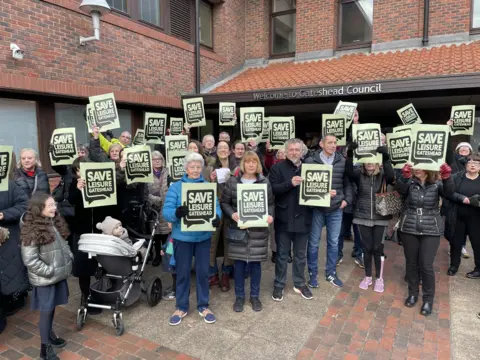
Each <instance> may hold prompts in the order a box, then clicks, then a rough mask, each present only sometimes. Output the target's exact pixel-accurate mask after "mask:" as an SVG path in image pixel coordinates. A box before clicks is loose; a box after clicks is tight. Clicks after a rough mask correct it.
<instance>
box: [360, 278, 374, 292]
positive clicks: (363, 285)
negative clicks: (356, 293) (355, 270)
mask: <svg viewBox="0 0 480 360" xmlns="http://www.w3.org/2000/svg"><path fill="white" fill-rule="evenodd" d="M370 285H372V277H371V276H365V278H364V279H363V280H362V282H361V283H360V285H358V287H359V288H360V289H362V290H367V289H368V287H369V286H370Z"/></svg>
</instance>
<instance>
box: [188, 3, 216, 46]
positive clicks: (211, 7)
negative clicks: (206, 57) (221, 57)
mask: <svg viewBox="0 0 480 360" xmlns="http://www.w3.org/2000/svg"><path fill="white" fill-rule="evenodd" d="M202 4H203V5H204V6H207V7H208V8H209V9H210V33H211V34H212V45H208V44H203V43H202V41H201V36H200V33H201V29H202V27H201V25H200V8H199V9H198V24H199V37H200V46H202V47H204V48H207V49H209V50H213V48H214V45H215V43H214V39H215V36H214V26H213V5H212V4H210V3H209V2H208V1H205V0H200V6H199V7H201V6H202ZM193 19H194V20H195V9H194V10H193ZM193 29H194V33H193V38H195V24H194V26H193Z"/></svg>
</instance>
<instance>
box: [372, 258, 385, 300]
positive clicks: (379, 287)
mask: <svg viewBox="0 0 480 360" xmlns="http://www.w3.org/2000/svg"><path fill="white" fill-rule="evenodd" d="M384 264H385V257H383V256H382V262H381V266H380V277H379V278H378V279H377V280H375V286H374V288H373V291H375V292H378V293H383V291H384V290H385V285H384V283H383V265H384Z"/></svg>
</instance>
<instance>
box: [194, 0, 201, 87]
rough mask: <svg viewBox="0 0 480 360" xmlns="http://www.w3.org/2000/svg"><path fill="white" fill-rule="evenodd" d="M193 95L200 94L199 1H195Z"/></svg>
mask: <svg viewBox="0 0 480 360" xmlns="http://www.w3.org/2000/svg"><path fill="white" fill-rule="evenodd" d="M195 93H197V94H200V0H195Z"/></svg>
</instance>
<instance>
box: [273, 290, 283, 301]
mask: <svg viewBox="0 0 480 360" xmlns="http://www.w3.org/2000/svg"><path fill="white" fill-rule="evenodd" d="M272 299H273V300H274V301H282V300H283V289H282V288H279V287H274V288H273V294H272Z"/></svg>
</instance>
